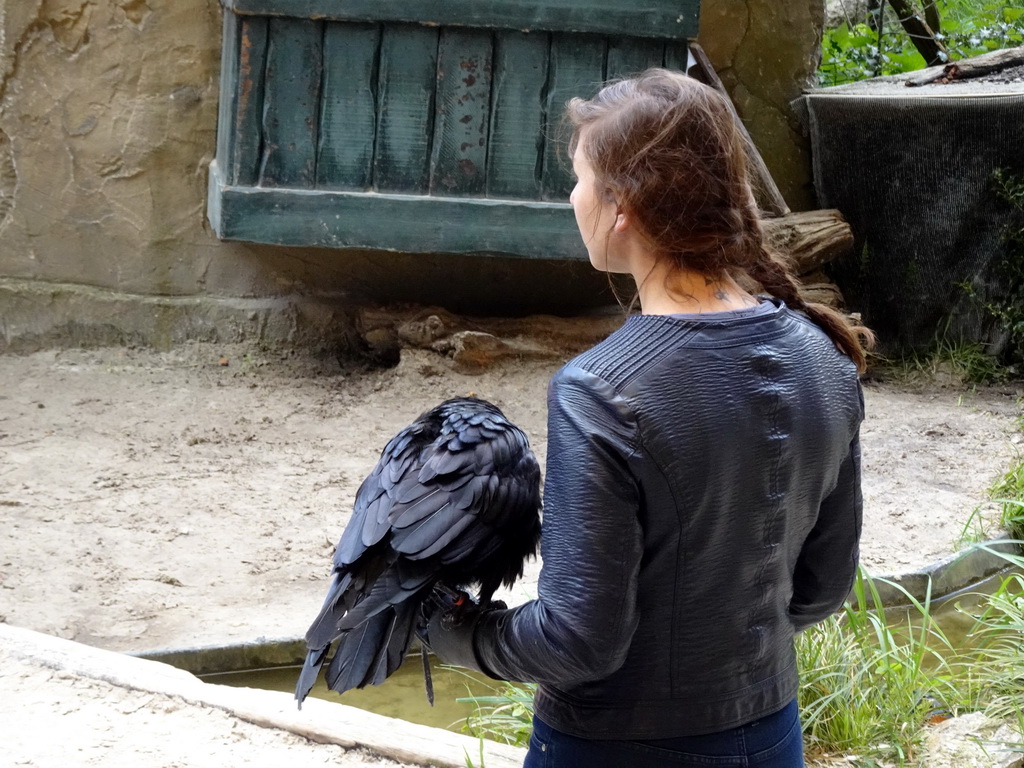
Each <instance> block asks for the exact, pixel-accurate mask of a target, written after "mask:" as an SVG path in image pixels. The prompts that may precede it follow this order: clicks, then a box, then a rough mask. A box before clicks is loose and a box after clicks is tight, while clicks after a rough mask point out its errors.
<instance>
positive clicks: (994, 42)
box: [818, 0, 1024, 86]
mask: <svg viewBox="0 0 1024 768" xmlns="http://www.w3.org/2000/svg"><path fill="white" fill-rule="evenodd" d="M925 4H926V5H934V6H935V10H937V11H938V13H939V16H940V17H941V20H942V25H941V32H939V33H937V34H936V37H937V38H938V39H940V40H941V41H942V43H943V44H944V45H945V46H946V48H947V50H949V52H950V55H951V56H952V58H953V59H965V58H969V57H971V56H978V55H979V54H982V53H988V52H989V51H994V50H998V49H1001V48H1013V47H1016V46H1019V45H1024V8H1022V7H1020V4H1019V3H1018V2H1012V3H1011V2H1006V1H1005V0H927V2H926V3H925ZM876 30H877V31H876ZM821 54H822V60H821V66H820V67H819V68H818V82H819V83H820V84H821V85H825V86H828V85H841V84H843V83H850V82H855V81H857V80H864V79H866V78H869V77H877V76H879V75H897V74H900V73H902V72H911V71H914V70H917V69H922V68H923V67H924V66H925V61H924V59H923V58H922V56H921V54H920V53H918V52H917V49H916V48H915V47H914V45H913V42H912V41H911V40H910V38H909V37H908V35H907V33H906V32H905V31H904V30H903V27H902V26H901V25H900V22H899V19H897V18H896V16H895V14H894V13H893V12H892V10H891V9H890V8H889V6H888V5H887V4H885V3H884V2H883V3H882V4H881V8H880V9H879V10H877V11H871V12H869V17H868V18H864V19H849V20H848V21H844V22H843V23H842V24H840V25H839V26H838V27H836V28H835V29H829V30H826V31H825V35H824V38H823V40H822V45H821Z"/></svg>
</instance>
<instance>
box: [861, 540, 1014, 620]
mask: <svg viewBox="0 0 1024 768" xmlns="http://www.w3.org/2000/svg"><path fill="white" fill-rule="evenodd" d="M1021 545H1022V542H1021V541H1019V540H1017V539H1010V538H1006V537H1003V538H998V539H990V540H988V541H982V542H978V543H977V544H974V545H972V546H970V547H968V548H966V549H963V550H960V551H959V552H955V553H953V554H952V555H950V556H949V557H946V558H943V559H942V560H939V561H937V562H934V563H931V564H930V565H926V566H925V567H923V568H921V569H919V570H916V571H910V572H908V573H902V574H895V575H885V576H878V575H875V574H871V575H872V578H873V579H874V584H875V587H876V588H877V589H878V594H879V597H880V598H881V600H882V605H884V606H887V607H888V606H901V605H908V604H909V603H910V600H909V599H908V597H907V595H908V594H909V595H910V596H911V597H913V598H914V599H915V600H918V601H921V602H923V601H924V600H925V599H931V600H938V599H940V598H944V597H949V596H951V595H954V594H956V593H957V592H961V591H963V590H965V589H967V588H969V587H970V586H971V585H973V584H978V583H979V582H982V581H984V580H985V579H987V578H989V577H991V576H994V575H995V574H997V573H999V572H1000V571H1004V570H1006V569H1008V568H1010V567H1011V566H1012V565H1014V562H1013V561H1012V559H1011V558H1013V557H1014V556H1016V557H1017V558H1018V559H1019V558H1020V556H1021V555H1022V553H1024V550H1022V548H1021ZM1018 564H1020V563H1019V562H1018ZM850 599H851V601H852V602H856V599H855V598H854V596H853V595H852V594H851V596H850Z"/></svg>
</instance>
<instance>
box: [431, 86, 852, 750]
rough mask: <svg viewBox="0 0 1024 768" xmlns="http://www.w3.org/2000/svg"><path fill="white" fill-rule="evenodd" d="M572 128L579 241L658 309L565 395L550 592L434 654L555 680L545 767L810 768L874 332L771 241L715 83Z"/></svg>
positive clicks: (599, 101)
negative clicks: (807, 662)
mask: <svg viewBox="0 0 1024 768" xmlns="http://www.w3.org/2000/svg"><path fill="white" fill-rule="evenodd" d="M568 114H569V118H570V120H571V122H572V124H573V126H574V132H573V137H572V141H571V144H570V147H571V150H572V162H573V168H574V171H575V173H576V176H577V179H578V183H577V184H576V188H575V189H574V190H573V193H572V196H571V198H570V200H571V202H572V205H573V209H574V211H575V214H576V221H577V223H578V225H579V229H580V235H581V237H582V238H583V241H584V243H585V244H586V247H587V250H588V252H589V254H590V261H591V263H592V264H593V265H594V267H595V268H596V269H599V270H603V271H607V272H616V273H628V274H630V275H632V277H633V279H634V280H635V282H636V286H637V291H638V297H639V302H640V308H641V310H642V312H641V314H638V315H633V316H631V317H629V318H628V319H627V320H626V322H625V324H624V326H623V327H622V328H621V329H620V330H618V331H617V332H615V333H614V334H612V335H611V336H610V337H608V338H607V339H606V340H605V341H604V342H602V343H601V344H599V345H597V346H596V347H594V348H593V349H591V350H590V351H588V352H586V353H584V354H582V355H580V356H579V357H578V358H576V359H575V360H573V361H571V362H570V363H568V364H567V365H566V366H565V367H564V368H563V369H562V370H560V371H559V372H558V373H557V374H556V375H555V376H554V378H553V379H552V381H551V385H550V389H549V394H548V409H549V427H548V448H547V454H548V458H547V472H546V480H545V491H544V530H543V535H542V539H541V554H542V558H543V567H542V571H541V575H540V582H539V585H538V597H537V599H536V600H534V601H532V602H528V603H526V604H525V605H521V606H519V607H517V608H513V609H511V610H494V611H487V612H484V613H482V614H477V615H475V616H473V617H472V619H471V620H470V621H466V622H463V623H462V624H461V625H460V626H458V627H456V628H454V629H451V628H449V627H448V626H447V624H448V623H449V622H442V621H440V620H438V619H437V618H436V617H435V619H433V620H432V621H431V625H430V627H429V643H430V646H431V647H432V648H433V649H434V651H435V652H436V653H437V654H438V655H439V656H440V657H441V658H442V659H443V660H445V661H448V662H451V663H456V664H461V665H464V666H468V667H472V668H475V669H478V670H480V671H482V672H484V673H486V674H488V675H490V676H492V677H495V678H499V679H504V680H517V681H533V682H537V683H539V687H538V690H537V696H536V702H535V703H536V717H535V720H534V734H533V738H532V739H531V741H530V749H529V755H528V757H527V760H526V766H528V767H534V766H557V767H558V768H565V767H566V766H573V767H575V766H579V767H580V768H583V767H586V768H602V767H603V766H622V767H626V766H645V767H651V766H655V767H656V766H662V765H664V766H689V765H694V766H696V765H699V766H764V767H767V766H771V767H772V768H790V767H791V766H801V765H803V757H802V740H801V733H800V723H799V717H798V714H797V710H796V692H797V670H796V666H795V653H794V648H793V637H794V635H795V634H796V633H797V632H800V631H801V630H803V629H805V628H807V627H809V626H811V625H812V624H814V623H816V622H818V621H821V620H823V619H824V618H826V617H827V616H828V615H829V614H831V613H832V612H833V611H835V610H837V609H838V608H839V607H840V606H841V605H842V603H843V601H844V599H845V598H846V597H847V595H848V593H849V591H850V588H851V585H852V582H853V577H854V571H855V569H856V566H857V557H858V540H859V536H860V527H861V493H860V467H859V462H860V459H859V444H858V430H859V425H860V422H861V419H862V417H863V401H862V398H861V392H860V385H859V382H858V377H857V373H858V369H859V368H863V366H864V362H865V351H864V348H863V346H862V341H861V340H862V339H864V340H865V341H866V340H867V339H868V338H869V337H870V334H868V332H867V331H865V330H864V329H861V328H851V327H848V326H847V324H846V323H845V322H844V320H843V318H842V316H841V315H839V314H837V313H835V312H834V311H832V310H830V309H828V308H826V307H824V306H820V305H814V304H806V303H805V302H804V301H803V300H802V299H801V297H800V294H799V293H798V291H797V285H796V283H795V281H794V279H793V278H792V276H791V275H790V274H789V273H788V271H787V269H786V267H785V265H784V263H783V262H782V261H780V260H779V259H778V258H777V257H776V256H774V255H773V254H771V253H770V252H769V251H767V250H766V249H765V247H764V245H763V244H762V239H761V231H760V228H759V224H758V212H757V210H756V206H755V203H754V198H753V195H752V192H751V188H750V184H749V183H748V179H747V174H746V167H747V166H746V156H745V153H744V148H743V142H742V139H741V137H740V135H739V134H738V132H737V130H736V127H735V124H734V122H733V119H732V116H731V113H730V108H729V105H728V103H727V102H726V101H725V100H724V99H723V98H722V97H721V96H719V95H718V94H717V93H716V92H715V91H714V90H712V89H710V88H707V87H705V86H703V85H701V84H700V83H698V82H697V81H695V80H693V79H690V78H687V77H685V76H683V75H681V74H677V73H673V72H669V71H666V70H659V69H654V70H649V71H648V72H646V73H644V74H643V75H641V76H639V77H636V78H633V79H629V80H623V81H620V82H616V83H613V84H610V85H608V86H606V87H605V88H604V89H603V90H601V91H600V92H599V93H598V94H597V95H596V96H595V97H594V98H593V99H590V100H586V101H584V100H580V99H574V100H573V101H571V102H570V103H569V105H568ZM751 281H756V282H757V283H758V284H760V286H761V287H762V288H763V290H764V292H765V295H754V294H752V293H751V292H749V291H748V290H746V289H745V288H744V287H743V286H744V285H748V284H751Z"/></svg>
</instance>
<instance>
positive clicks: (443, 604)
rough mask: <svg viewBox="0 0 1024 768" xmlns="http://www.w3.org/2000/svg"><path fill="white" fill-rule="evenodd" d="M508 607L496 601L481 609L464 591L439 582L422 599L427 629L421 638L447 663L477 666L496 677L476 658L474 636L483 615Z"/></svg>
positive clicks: (470, 667)
mask: <svg viewBox="0 0 1024 768" xmlns="http://www.w3.org/2000/svg"><path fill="white" fill-rule="evenodd" d="M505 607H506V606H505V604H504V603H503V602H501V601H500V600H495V601H492V602H491V603H490V604H489V605H488V606H487V607H486V608H484V609H481V608H480V604H479V603H477V602H476V601H475V600H473V599H472V598H471V597H470V596H469V595H467V594H466V593H465V592H457V591H456V590H452V589H449V588H448V587H445V586H444V585H438V586H436V587H435V588H434V591H433V593H432V594H431V596H430V597H429V598H427V599H426V600H424V601H423V609H424V610H423V612H424V614H425V615H424V619H425V624H426V631H425V633H423V634H421V637H420V639H421V640H422V641H423V643H424V644H425V645H426V646H427V647H428V648H429V649H430V650H431V651H432V652H433V653H434V655H435V656H437V657H438V658H439V659H440V660H441V661H443V662H444V663H445V664H452V665H455V666H460V667H467V668H469V669H475V670H477V671H479V672H483V673H484V674H485V675H488V676H490V677H494V675H493V674H491V673H490V672H489V671H488V670H487V669H485V668H484V667H483V665H482V664H481V663H480V662H479V660H478V659H477V656H476V651H475V650H474V648H473V635H474V633H475V631H476V625H477V622H479V621H480V619H481V618H482V617H483V616H484V615H486V614H487V613H490V612H491V611H494V610H500V609H504V608H505Z"/></svg>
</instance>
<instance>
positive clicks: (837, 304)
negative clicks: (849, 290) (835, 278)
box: [800, 283, 846, 311]
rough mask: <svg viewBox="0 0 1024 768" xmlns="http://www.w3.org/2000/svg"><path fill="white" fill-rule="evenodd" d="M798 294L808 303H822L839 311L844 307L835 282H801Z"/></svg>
mask: <svg viewBox="0 0 1024 768" xmlns="http://www.w3.org/2000/svg"><path fill="white" fill-rule="evenodd" d="M800 296H801V298H803V300H804V301H806V302H807V303H808V304H824V305H825V306H828V307H832V309H838V310H840V311H842V310H844V309H846V305H845V303H844V301H843V294H842V293H841V292H840V291H839V286H837V285H836V284H835V283H802V284H801V285H800Z"/></svg>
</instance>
